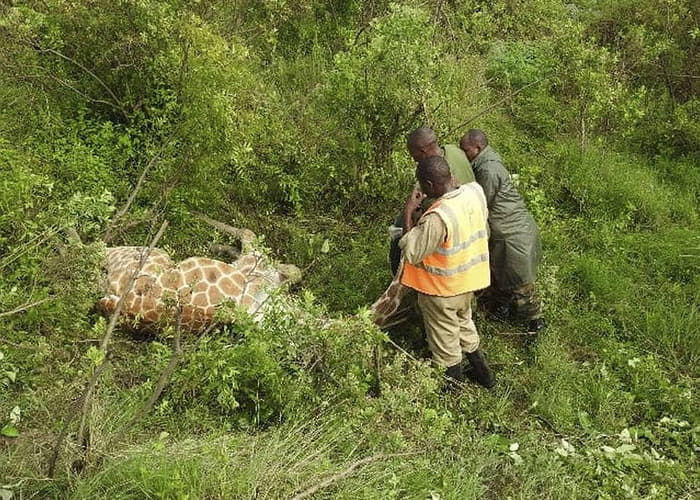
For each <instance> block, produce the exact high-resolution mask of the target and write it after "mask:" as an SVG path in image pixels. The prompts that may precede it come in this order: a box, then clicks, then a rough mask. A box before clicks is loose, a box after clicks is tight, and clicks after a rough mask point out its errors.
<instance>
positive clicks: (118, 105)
mask: <svg viewBox="0 0 700 500" xmlns="http://www.w3.org/2000/svg"><path fill="white" fill-rule="evenodd" d="M25 43H27V44H29V45H30V46H32V47H34V48H35V49H36V50H38V51H39V52H48V53H50V54H54V55H56V56H58V57H60V58H61V59H63V60H65V61H68V62H69V63H71V64H73V65H75V66H77V67H79V68H80V69H82V70H83V71H85V72H86V73H87V74H88V75H90V76H91V77H92V78H93V79H94V80H95V81H97V83H99V84H100V86H101V87H102V88H103V89H105V90H106V91H107V93H108V94H109V95H110V96H111V97H112V99H113V100H114V102H115V103H116V107H117V109H118V110H119V111H121V113H122V114H123V115H124V117H125V118H126V119H127V120H128V119H129V115H128V113H127V112H126V110H125V109H124V105H123V104H122V102H121V101H120V100H119V98H118V97H117V96H116V95H115V93H114V92H112V89H110V88H109V87H108V86H107V84H106V83H105V82H104V81H103V80H102V79H101V78H100V77H99V76H97V75H96V74H95V73H93V72H92V71H90V70H89V69H88V68H86V67H85V66H84V65H83V64H81V63H79V62H78V61H76V60H75V59H73V58H71V57H68V56H67V55H65V54H62V53H61V52H59V51H57V50H55V49H52V48H45V47H42V46H41V45H39V44H38V43H36V42H33V41H31V40H25Z"/></svg>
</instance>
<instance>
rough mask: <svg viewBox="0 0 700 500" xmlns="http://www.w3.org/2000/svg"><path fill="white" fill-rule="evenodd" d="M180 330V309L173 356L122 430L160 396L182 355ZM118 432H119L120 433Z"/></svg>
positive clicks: (147, 409) (139, 418)
mask: <svg viewBox="0 0 700 500" xmlns="http://www.w3.org/2000/svg"><path fill="white" fill-rule="evenodd" d="M181 332H182V310H181V309H180V310H179V311H178V315H177V327H176V328H175V334H174V337H173V356H172V358H170V362H169V363H168V366H166V367H165V369H164V370H163V372H162V373H161V374H160V377H159V378H158V383H157V384H156V386H155V388H154V389H153V392H152V393H151V396H150V397H149V398H148V400H147V401H146V402H145V403H144V405H143V406H142V407H141V408H140V409H139V410H138V411H137V412H136V415H134V417H133V418H132V419H131V420H130V421H129V423H127V424H126V426H125V427H124V430H126V429H128V428H129V427H131V426H132V425H134V424H135V423H136V422H138V421H139V420H141V418H143V417H144V416H145V415H146V414H147V413H148V412H149V411H151V408H153V405H154V404H155V402H156V401H157V400H158V398H159V397H160V395H161V393H162V392H163V389H165V386H166V384H167V383H168V381H169V380H170V376H171V375H172V374H173V371H174V370H175V367H176V366H177V364H178V362H179V361H180V358H181V357H182V347H181V346H180V336H181ZM121 433H122V432H120V433H119V434H121Z"/></svg>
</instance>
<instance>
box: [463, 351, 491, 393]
mask: <svg viewBox="0 0 700 500" xmlns="http://www.w3.org/2000/svg"><path fill="white" fill-rule="evenodd" d="M467 360H468V361H469V364H470V365H471V370H470V372H469V373H470V378H471V379H472V380H474V381H475V382H476V383H478V384H480V385H483V386H484V387H486V388H487V389H490V388H491V387H493V386H494V385H496V377H494V375H493V372H492V371H491V369H490V368H489V364H488V363H487V362H486V356H485V355H484V351H482V350H481V349H477V350H476V351H474V352H470V353H467Z"/></svg>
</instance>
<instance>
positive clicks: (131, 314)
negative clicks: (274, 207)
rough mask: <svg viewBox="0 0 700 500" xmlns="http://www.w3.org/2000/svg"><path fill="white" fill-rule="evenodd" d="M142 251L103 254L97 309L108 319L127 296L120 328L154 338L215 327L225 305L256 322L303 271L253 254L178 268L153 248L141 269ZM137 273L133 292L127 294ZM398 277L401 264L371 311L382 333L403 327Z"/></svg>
mask: <svg viewBox="0 0 700 500" xmlns="http://www.w3.org/2000/svg"><path fill="white" fill-rule="evenodd" d="M146 250H147V249H146V248H145V247H134V246H123V247H111V248H107V250H106V257H107V281H108V290H107V295H106V296H105V297H103V298H102V299H100V301H99V303H98V308H99V309H100V310H101V311H102V312H103V313H104V314H105V315H110V314H112V313H113V312H114V310H115V309H116V306H117V303H118V302H119V299H120V298H121V296H122V295H124V294H125V297H124V305H123V306H122V313H121V314H122V316H121V323H122V325H124V326H128V327H130V328H132V329H134V330H137V331H143V332H151V333H153V332H155V331H157V330H159V329H160V328H162V327H163V326H164V325H166V324H173V323H174V322H175V321H176V319H177V318H178V316H180V317H181V326H182V328H183V330H185V331H190V332H201V331H204V330H205V329H206V328H207V327H209V326H210V325H211V324H212V322H213V321H214V315H215V313H216V308H217V306H218V305H219V304H222V303H224V302H227V301H233V302H235V303H236V304H238V305H239V306H241V307H242V308H244V309H245V310H246V311H247V312H248V313H250V314H252V315H253V316H255V315H256V314H258V313H259V312H260V311H261V309H262V306H263V305H264V303H265V301H266V300H267V298H268V297H269V295H270V293H271V292H272V290H274V289H276V288H279V287H280V286H281V285H282V284H284V283H286V282H296V281H299V279H301V271H299V269H298V268H296V267H295V266H292V265H287V264H281V265H278V266H277V267H273V266H272V265H271V264H270V262H269V261H268V260H267V259H265V257H264V256H263V255H262V254H260V253H259V252H256V251H252V252H250V253H248V254H246V255H243V256H241V257H240V258H238V260H236V261H235V262H233V263H231V264H228V263H226V262H222V261H220V260H215V259H210V258H207V257H190V258H187V259H185V260H183V261H181V262H179V263H177V264H176V263H174V262H173V261H172V259H171V258H170V256H168V254H167V253H166V252H164V251H163V250H160V249H158V248H154V249H153V250H152V251H151V253H150V254H149V256H148V258H147V259H146V260H145V262H144V265H143V266H142V267H141V266H140V264H141V259H142V256H143V255H145V252H146ZM139 267H141V271H140V273H139V275H138V277H137V278H136V280H135V282H134V286H133V287H132V289H131V290H130V291H129V292H128V293H126V292H127V288H128V286H129V282H130V280H131V279H132V277H133V276H134V273H135V272H137V271H138V269H139ZM402 271H403V262H402V263H401V265H400V267H399V270H398V272H397V273H396V277H395V278H394V280H393V281H392V282H391V284H390V285H389V287H388V288H387V290H386V291H385V292H384V293H383V294H382V295H381V296H380V297H379V299H377V300H376V301H375V302H374V304H372V306H371V308H370V311H371V317H372V319H373V321H374V323H375V324H376V325H377V326H378V327H379V328H381V329H387V328H390V327H392V326H395V325H397V324H400V323H402V322H403V321H405V320H406V319H407V317H408V313H409V312H410V309H411V307H412V300H411V299H412V297H413V294H411V290H410V289H409V288H406V287H404V286H403V285H401V283H400V276H401V273H402Z"/></svg>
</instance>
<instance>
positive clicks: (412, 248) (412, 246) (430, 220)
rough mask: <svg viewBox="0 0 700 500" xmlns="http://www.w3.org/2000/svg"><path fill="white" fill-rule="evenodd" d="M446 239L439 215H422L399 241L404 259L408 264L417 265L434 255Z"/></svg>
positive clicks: (445, 230) (445, 231)
mask: <svg viewBox="0 0 700 500" xmlns="http://www.w3.org/2000/svg"><path fill="white" fill-rule="evenodd" d="M446 237H447V228H446V227H445V223H444V222H443V221H442V219H441V218H440V216H439V215H437V214H435V213H430V214H427V215H424V216H423V217H422V218H421V219H420V220H419V221H418V224H417V225H416V226H414V227H413V229H411V230H410V231H409V232H407V233H406V234H404V235H403V236H402V237H401V239H400V240H399V247H400V248H401V251H402V252H403V256H404V259H406V261H407V262H409V263H410V264H414V265H415V264H418V263H419V262H421V261H422V260H423V259H425V258H426V257H427V256H428V255H430V254H431V253H434V252H435V250H437V249H438V248H439V247H440V245H442V243H443V242H444V241H445V238H446Z"/></svg>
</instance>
